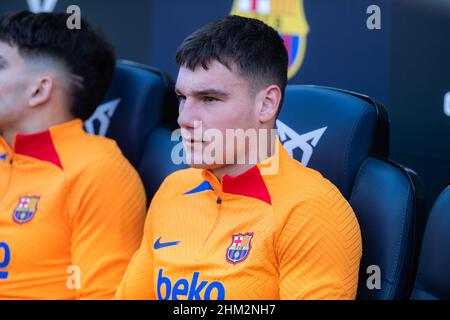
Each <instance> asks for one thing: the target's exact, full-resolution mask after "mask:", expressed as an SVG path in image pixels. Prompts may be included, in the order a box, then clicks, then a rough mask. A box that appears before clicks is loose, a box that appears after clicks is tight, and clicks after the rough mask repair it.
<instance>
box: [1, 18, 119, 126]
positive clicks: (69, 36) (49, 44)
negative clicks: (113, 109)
mask: <svg viewBox="0 0 450 320" xmlns="http://www.w3.org/2000/svg"><path fill="white" fill-rule="evenodd" d="M69 17H70V15H69V14H66V13H37V14H36V13H31V12H29V11H20V12H17V13H10V14H7V15H5V16H3V17H2V18H0V41H3V42H6V43H8V44H10V45H12V46H17V47H18V51H19V54H20V55H21V56H22V57H24V58H26V57H48V58H51V59H55V60H57V61H60V62H62V63H63V65H64V67H66V68H67V70H68V71H69V72H70V73H71V74H73V75H75V76H76V77H77V78H79V79H80V80H81V84H82V85H81V86H80V85H78V86H76V85H73V86H71V90H70V91H71V92H69V93H68V97H69V99H70V100H69V103H70V106H69V108H70V111H71V113H72V114H73V115H74V116H75V117H76V118H81V119H83V120H86V119H87V118H89V117H90V116H91V115H92V113H93V112H94V111H95V109H96V107H97V106H98V105H99V104H100V103H101V101H102V100H103V98H104V96H105V94H106V91H107V90H108V87H109V85H110V82H111V79H112V77H113V74H114V68H115V63H116V58H115V54H114V49H113V47H112V45H111V44H110V43H109V42H108V41H107V40H106V38H105V37H104V36H103V34H102V33H101V32H100V31H98V30H95V29H94V28H93V27H92V26H91V25H90V24H89V23H88V22H87V21H86V20H85V19H81V29H73V30H69V29H68V28H67V26H66V23H67V20H68V18H69Z"/></svg>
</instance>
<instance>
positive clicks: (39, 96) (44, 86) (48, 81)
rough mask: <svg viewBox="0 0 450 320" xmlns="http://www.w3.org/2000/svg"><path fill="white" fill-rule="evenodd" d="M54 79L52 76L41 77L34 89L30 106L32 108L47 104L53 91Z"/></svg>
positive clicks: (29, 102) (29, 101)
mask: <svg viewBox="0 0 450 320" xmlns="http://www.w3.org/2000/svg"><path fill="white" fill-rule="evenodd" d="M53 85H54V83H53V79H52V77H50V76H41V77H40V78H39V79H37V81H36V84H35V85H34V87H33V88H32V90H33V91H32V93H31V97H30V99H29V100H28V105H29V106H30V107H32V108H34V107H38V106H41V105H43V104H46V103H47V102H48V101H49V100H50V96H51V94H52V90H53Z"/></svg>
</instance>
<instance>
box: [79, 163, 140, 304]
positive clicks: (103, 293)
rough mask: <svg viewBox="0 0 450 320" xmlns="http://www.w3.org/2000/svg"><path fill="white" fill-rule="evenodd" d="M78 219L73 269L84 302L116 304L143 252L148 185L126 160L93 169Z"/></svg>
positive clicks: (81, 197) (85, 180)
mask: <svg viewBox="0 0 450 320" xmlns="http://www.w3.org/2000/svg"><path fill="white" fill-rule="evenodd" d="M82 179H83V181H82V182H80V184H81V185H82V187H81V188H80V191H79V193H80V194H78V195H77V196H78V197H79V202H78V205H79V207H78V209H77V210H76V212H75V213H74V215H73V218H72V224H71V225H72V243H71V254H72V264H73V265H74V266H76V267H77V268H78V269H79V271H80V277H81V287H80V288H79V289H77V290H76V296H77V298H78V299H111V298H112V297H113V296H114V293H115V291H116V289H117V286H118V285H119V282H120V280H121V279H122V276H123V274H124V272H125V270H126V267H127V265H128V263H129V261H130V259H131V257H132V255H133V254H134V252H135V251H136V250H137V248H138V247H139V243H140V241H141V239H142V231H143V225H144V219H145V211H146V196H145V192H144V187H143V185H142V182H141V180H140V178H139V176H138V174H137V172H136V171H135V170H134V168H133V167H132V166H131V164H130V163H129V162H128V161H126V160H125V159H124V158H118V157H116V158H113V159H105V160H103V161H97V163H95V164H93V165H91V166H90V167H89V169H88V170H87V171H86V172H85V174H84V176H83V177H82Z"/></svg>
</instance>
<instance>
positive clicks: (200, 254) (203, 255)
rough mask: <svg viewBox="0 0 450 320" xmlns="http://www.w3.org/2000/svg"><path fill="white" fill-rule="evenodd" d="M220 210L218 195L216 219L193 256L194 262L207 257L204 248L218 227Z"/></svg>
mask: <svg viewBox="0 0 450 320" xmlns="http://www.w3.org/2000/svg"><path fill="white" fill-rule="evenodd" d="M221 208H222V195H218V196H217V198H216V209H217V210H216V219H215V220H214V224H213V226H212V228H211V229H210V231H209V232H208V235H207V236H206V237H205V239H204V240H203V242H202V245H201V246H200V248H199V249H198V250H197V252H196V254H195V259H196V260H202V259H204V258H206V257H207V253H208V252H206V250H205V249H206V248H205V247H206V245H207V243H208V240H209V239H210V238H211V236H212V235H213V233H214V231H216V229H217V226H218V225H219V220H220V216H221Z"/></svg>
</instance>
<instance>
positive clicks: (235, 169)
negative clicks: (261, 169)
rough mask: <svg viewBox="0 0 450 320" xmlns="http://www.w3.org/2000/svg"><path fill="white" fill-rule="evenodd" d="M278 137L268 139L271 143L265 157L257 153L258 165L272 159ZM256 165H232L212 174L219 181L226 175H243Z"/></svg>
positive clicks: (216, 170)
mask: <svg viewBox="0 0 450 320" xmlns="http://www.w3.org/2000/svg"><path fill="white" fill-rule="evenodd" d="M276 140H277V138H276V136H275V135H273V136H271V137H269V138H268V140H267V141H270V143H268V146H267V152H266V153H265V156H263V157H260V153H259V152H258V153H257V157H258V160H257V163H260V162H262V161H264V160H266V159H268V158H270V157H272V156H273V155H274V153H275V143H276ZM245 159H249V157H248V155H247V156H246V158H245ZM255 165H256V163H245V164H230V165H226V166H223V167H220V168H217V169H212V170H211V172H212V173H213V174H214V175H215V176H216V177H217V179H219V180H220V179H222V177H223V176H224V175H229V176H232V177H234V176H238V175H240V174H242V173H244V172H245V171H247V170H249V169H250V168H252V167H254V166H255Z"/></svg>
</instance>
